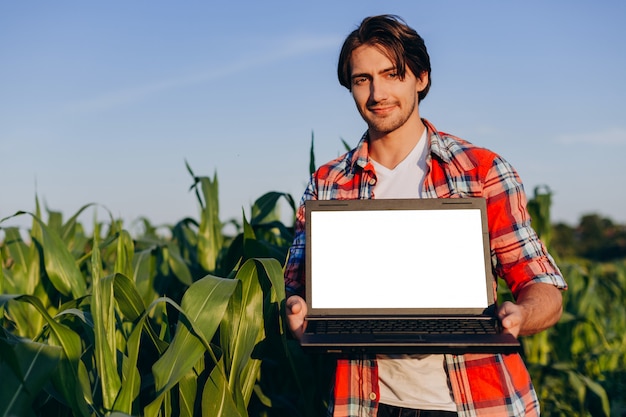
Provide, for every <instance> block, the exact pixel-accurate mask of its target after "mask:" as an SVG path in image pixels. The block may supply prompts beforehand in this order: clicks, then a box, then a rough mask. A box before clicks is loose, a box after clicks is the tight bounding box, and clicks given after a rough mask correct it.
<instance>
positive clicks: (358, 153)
mask: <svg viewBox="0 0 626 417" xmlns="http://www.w3.org/2000/svg"><path fill="white" fill-rule="evenodd" d="M422 122H424V125H425V126H426V129H427V132H428V134H427V137H428V138H429V147H430V149H429V152H428V157H427V161H428V163H430V159H431V158H432V155H434V156H436V157H437V158H439V159H440V160H441V161H442V162H444V163H446V164H449V163H451V162H454V163H455V164H456V165H459V166H460V167H461V168H462V169H463V170H464V171H470V170H472V169H474V168H476V165H475V164H474V162H472V161H471V160H470V159H469V158H468V157H467V155H466V154H465V152H464V150H463V148H462V147H461V146H460V145H459V143H458V141H457V140H450V139H451V137H450V135H448V134H446V133H442V132H439V131H438V130H437V129H436V128H435V126H434V125H433V124H432V123H430V122H429V121H428V120H426V119H422ZM368 153H369V141H368V135H367V132H365V133H364V134H363V136H362V137H361V140H360V141H359V143H358V144H357V146H356V148H355V149H354V151H353V153H352V155H351V163H350V164H349V165H350V167H351V168H352V170H355V169H357V167H358V168H360V169H363V170H368V169H373V165H372V164H371V162H370V159H369V155H368Z"/></svg>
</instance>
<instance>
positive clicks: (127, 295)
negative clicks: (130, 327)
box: [113, 273, 146, 321]
mask: <svg viewBox="0 0 626 417" xmlns="http://www.w3.org/2000/svg"><path fill="white" fill-rule="evenodd" d="M113 293H114V295H115V302H116V303H117V306H118V307H119V309H120V312H121V313H122V314H123V315H124V317H125V318H127V319H128V320H130V321H135V320H137V319H138V318H139V316H141V315H142V314H143V313H144V311H145V310H146V307H145V305H144V302H143V300H142V298H141V296H140V295H139V292H138V291H137V288H136V287H135V284H134V283H133V282H132V281H131V280H130V279H128V278H127V277H126V276H125V275H123V274H119V273H118V274H115V278H114V284H113Z"/></svg>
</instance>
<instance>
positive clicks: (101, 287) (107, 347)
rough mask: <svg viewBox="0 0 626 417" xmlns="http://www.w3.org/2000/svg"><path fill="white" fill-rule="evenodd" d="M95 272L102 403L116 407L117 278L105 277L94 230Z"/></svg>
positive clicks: (93, 307)
mask: <svg viewBox="0 0 626 417" xmlns="http://www.w3.org/2000/svg"><path fill="white" fill-rule="evenodd" d="M91 275H92V279H93V284H92V286H93V294H92V296H91V316H92V318H93V322H94V329H93V331H94V337H95V359H96V367H97V368H98V374H99V376H100V381H99V382H100V386H101V390H102V403H103V404H102V405H103V407H104V409H106V410H112V409H113V404H114V403H115V399H116V398H117V395H118V394H119V391H120V388H121V381H120V376H119V374H118V373H117V349H116V339H115V309H114V307H115V300H114V299H113V279H112V278H101V275H102V267H101V259H100V247H99V241H98V234H97V233H96V234H94V238H93V249H92V251H91Z"/></svg>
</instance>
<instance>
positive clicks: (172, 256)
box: [163, 245, 193, 286]
mask: <svg viewBox="0 0 626 417" xmlns="http://www.w3.org/2000/svg"><path fill="white" fill-rule="evenodd" d="M163 251H164V252H165V254H166V257H167V264H168V265H169V267H170V268H171V269H172V272H174V275H175V276H176V278H178V280H179V281H180V282H182V283H183V284H185V285H187V286H189V285H191V284H192V283H193V279H192V277H191V271H189V267H188V266H187V264H186V263H185V261H184V260H183V258H182V257H181V256H180V253H179V252H178V249H177V248H176V247H175V246H174V245H168V246H166V247H165V248H164V249H163Z"/></svg>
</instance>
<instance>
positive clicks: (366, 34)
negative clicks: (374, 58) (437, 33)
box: [337, 15, 430, 101]
mask: <svg viewBox="0 0 626 417" xmlns="http://www.w3.org/2000/svg"><path fill="white" fill-rule="evenodd" d="M362 45H372V46H378V47H380V48H381V49H382V51H383V52H384V53H385V54H386V55H387V57H388V58H389V59H390V60H391V62H393V63H394V64H395V66H396V69H397V71H398V75H399V76H400V78H401V79H404V77H405V74H406V66H407V65H408V67H409V68H410V69H411V71H412V72H413V74H415V76H416V77H421V76H422V74H423V73H427V74H428V84H427V85H426V87H425V88H424V90H422V91H420V93H419V100H420V101H421V100H422V99H423V98H424V97H426V94H428V90H430V57H429V56H428V51H427V50H426V44H425V43H424V39H422V37H421V36H420V35H419V34H418V33H417V32H416V31H415V30H414V29H412V28H411V27H409V26H408V25H407V24H406V23H405V22H404V20H402V18H400V17H398V16H395V15H380V16H371V17H366V18H365V19H363V21H362V22H361V24H360V25H359V27H358V28H357V29H355V30H354V31H353V32H352V33H350V35H348V37H347V38H346V40H345V41H344V43H343V46H342V47H341V52H340V53H339V63H338V65H337V76H338V77H339V83H340V84H341V85H343V86H344V87H346V88H347V89H348V90H350V89H351V88H352V80H351V75H352V74H351V71H352V68H351V67H350V56H351V55H352V51H354V50H355V49H356V48H358V47H359V46H362Z"/></svg>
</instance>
